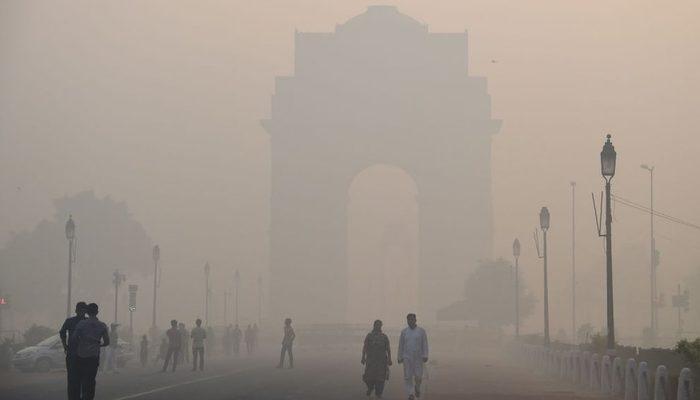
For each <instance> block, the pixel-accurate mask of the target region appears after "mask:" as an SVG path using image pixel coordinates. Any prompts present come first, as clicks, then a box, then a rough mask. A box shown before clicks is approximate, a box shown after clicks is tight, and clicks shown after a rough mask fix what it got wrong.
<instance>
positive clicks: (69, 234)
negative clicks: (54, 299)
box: [66, 215, 75, 318]
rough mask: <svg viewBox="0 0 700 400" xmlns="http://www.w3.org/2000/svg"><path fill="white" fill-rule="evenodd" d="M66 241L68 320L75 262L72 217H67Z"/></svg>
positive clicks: (73, 223)
mask: <svg viewBox="0 0 700 400" xmlns="http://www.w3.org/2000/svg"><path fill="white" fill-rule="evenodd" d="M66 239H68V301H67V302H66V318H69V317H70V315H71V313H70V311H71V289H72V284H73V261H75V254H74V252H73V249H74V248H75V222H73V216H72V215H70V216H69V217H68V222H66Z"/></svg>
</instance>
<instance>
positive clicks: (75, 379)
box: [58, 301, 87, 400]
mask: <svg viewBox="0 0 700 400" xmlns="http://www.w3.org/2000/svg"><path fill="white" fill-rule="evenodd" d="M86 312H87V304H85V302H83V301H80V302H78V303H77V304H76V305H75V316H73V317H70V318H67V319H66V320H65V322H63V325H62V326H61V330H60V331H58V335H59V336H60V337H61V343H63V352H64V353H65V354H66V380H67V391H68V400H80V376H79V375H78V371H77V370H76V367H75V363H76V352H77V350H78V344H77V341H76V337H75V327H76V326H77V325H78V323H79V322H80V321H82V320H84V319H85V313H86Z"/></svg>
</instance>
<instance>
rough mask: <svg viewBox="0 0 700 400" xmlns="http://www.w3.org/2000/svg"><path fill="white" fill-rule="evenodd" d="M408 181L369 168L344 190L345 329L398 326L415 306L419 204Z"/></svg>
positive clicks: (390, 170)
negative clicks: (374, 323)
mask: <svg viewBox="0 0 700 400" xmlns="http://www.w3.org/2000/svg"><path fill="white" fill-rule="evenodd" d="M417 194H418V193H417V187H416V183H415V181H414V180H413V178H412V177H411V176H410V175H408V174H407V173H406V172H405V171H403V170H401V169H400V168H397V167H393V166H388V165H374V166H371V167H369V168H367V169H365V170H363V171H362V172H360V173H359V174H358V175H357V176H355V178H354V179H353V180H352V182H351V184H350V187H349V189H348V224H347V227H348V245H347V258H348V316H347V321H348V322H349V323H362V324H369V323H371V321H372V320H373V319H377V318H379V319H382V320H383V321H384V324H385V325H387V326H398V325H399V324H401V323H403V320H404V316H405V315H406V313H408V312H411V311H414V310H415V309H416V307H417V306H418V292H419V284H418V263H419V260H418V243H419V239H418V213H419V210H418V203H417V201H416V196H417Z"/></svg>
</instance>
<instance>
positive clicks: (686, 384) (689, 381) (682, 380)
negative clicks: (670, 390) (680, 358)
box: [676, 368, 694, 400]
mask: <svg viewBox="0 0 700 400" xmlns="http://www.w3.org/2000/svg"><path fill="white" fill-rule="evenodd" d="M693 394H694V388H693V377H692V373H691V372H690V369H689V368H683V369H682V370H681V374H680V376H679V377H678V392H676V400H691V399H692V398H693Z"/></svg>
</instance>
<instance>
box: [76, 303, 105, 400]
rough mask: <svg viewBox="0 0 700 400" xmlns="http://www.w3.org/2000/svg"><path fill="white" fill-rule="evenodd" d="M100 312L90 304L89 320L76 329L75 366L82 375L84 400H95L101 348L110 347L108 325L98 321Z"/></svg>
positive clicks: (81, 383) (82, 322) (81, 322)
mask: <svg viewBox="0 0 700 400" xmlns="http://www.w3.org/2000/svg"><path fill="white" fill-rule="evenodd" d="M98 311H99V310H98V307H97V304H95V303H90V304H88V306H87V314H88V318H87V319H84V320H82V321H80V322H79V323H78V325H76V327H75V337H76V342H77V344H78V350H77V352H76V355H77V357H76V363H75V366H76V369H77V371H78V374H79V375H80V391H81V392H82V400H92V399H94V398H95V383H96V382H95V377H96V376H97V368H98V367H99V366H100V348H101V347H106V346H109V333H108V332H107V325H105V323H104V322H101V321H100V320H99V319H97V312H98Z"/></svg>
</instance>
